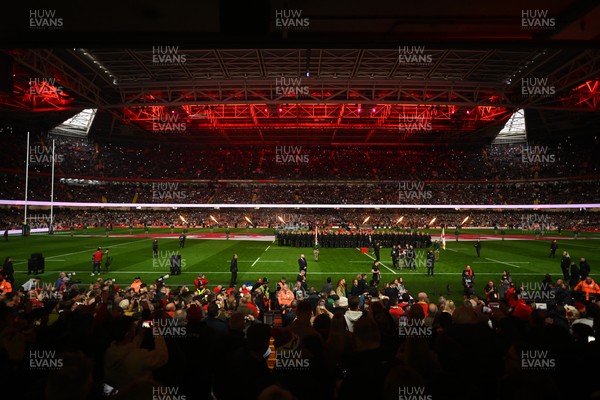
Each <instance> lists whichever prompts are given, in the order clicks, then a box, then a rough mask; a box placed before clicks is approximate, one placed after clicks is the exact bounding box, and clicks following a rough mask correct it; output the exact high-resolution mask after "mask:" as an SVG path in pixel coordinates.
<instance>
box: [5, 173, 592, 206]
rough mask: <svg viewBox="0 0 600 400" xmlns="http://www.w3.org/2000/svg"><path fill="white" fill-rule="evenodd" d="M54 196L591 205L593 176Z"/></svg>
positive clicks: (95, 186) (138, 188)
mask: <svg viewBox="0 0 600 400" xmlns="http://www.w3.org/2000/svg"><path fill="white" fill-rule="evenodd" d="M24 192H25V179H24V177H17V176H15V175H14V174H10V175H9V174H1V173H0V198H3V199H23V198H24ZM50 193H51V188H50V179H49V178H48V177H39V176H32V177H31V178H30V179H29V190H28V199H30V200H38V201H40V200H41V201H48V200H50ZM54 200H55V201H74V202H97V203H99V202H108V203H169V204H172V203H174V204H186V203H192V204H198V203H207V204H231V203H245V204H415V205H418V204H481V205H493V204H498V205H501V204H567V203H572V204H593V203H596V204H597V203H600V187H599V186H598V185H597V181H596V180H582V181H552V182H528V183H430V182H419V181H399V182H393V183H383V182H380V183H378V182H373V183H352V184H341V183H339V182H338V183H315V182H312V183H295V184H291V183H289V182H288V183H230V182H219V183H213V182H207V183H183V182H123V181H121V182H111V181H90V180H88V181H85V182H78V181H73V180H71V181H67V180H66V179H60V180H57V181H56V182H55V185H54Z"/></svg>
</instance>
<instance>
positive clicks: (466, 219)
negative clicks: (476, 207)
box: [460, 216, 469, 225]
mask: <svg viewBox="0 0 600 400" xmlns="http://www.w3.org/2000/svg"><path fill="white" fill-rule="evenodd" d="M468 220H469V217H468V216H467V217H466V218H465V219H463V222H461V223H460V224H461V225H464V224H465V222H467V221H468Z"/></svg>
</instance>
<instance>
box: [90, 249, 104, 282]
mask: <svg viewBox="0 0 600 400" xmlns="http://www.w3.org/2000/svg"><path fill="white" fill-rule="evenodd" d="M102 257H104V252H103V251H102V247H98V249H97V250H96V251H95V252H94V254H93V255H92V276H94V275H96V270H97V271H98V275H100V268H101V266H102Z"/></svg>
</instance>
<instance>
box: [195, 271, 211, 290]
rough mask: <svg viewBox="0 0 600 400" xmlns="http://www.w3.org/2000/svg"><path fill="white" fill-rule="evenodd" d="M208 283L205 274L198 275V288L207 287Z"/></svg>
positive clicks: (196, 280)
mask: <svg viewBox="0 0 600 400" xmlns="http://www.w3.org/2000/svg"><path fill="white" fill-rule="evenodd" d="M206 285H208V279H206V277H205V276H204V274H199V275H198V277H197V278H196V279H194V286H195V287H196V290H198V287H200V286H203V287H206Z"/></svg>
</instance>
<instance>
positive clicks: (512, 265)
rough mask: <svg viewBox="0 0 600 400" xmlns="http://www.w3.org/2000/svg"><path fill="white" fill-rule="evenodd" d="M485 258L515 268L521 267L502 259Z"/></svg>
mask: <svg viewBox="0 0 600 400" xmlns="http://www.w3.org/2000/svg"><path fill="white" fill-rule="evenodd" d="M486 260H490V261H495V262H497V263H500V264H504V265H510V266H511V267H515V268H521V267H519V266H518V265H516V264H511V263H507V262H504V261H498V260H494V259H493V258H486Z"/></svg>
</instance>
